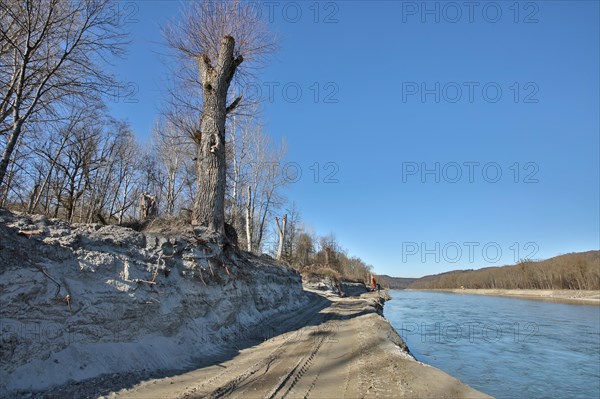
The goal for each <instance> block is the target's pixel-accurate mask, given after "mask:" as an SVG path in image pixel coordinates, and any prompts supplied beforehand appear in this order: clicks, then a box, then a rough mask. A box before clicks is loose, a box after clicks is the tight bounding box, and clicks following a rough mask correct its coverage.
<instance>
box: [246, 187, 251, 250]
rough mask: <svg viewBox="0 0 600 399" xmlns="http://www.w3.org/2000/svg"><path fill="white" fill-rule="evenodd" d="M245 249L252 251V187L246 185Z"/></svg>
mask: <svg viewBox="0 0 600 399" xmlns="http://www.w3.org/2000/svg"><path fill="white" fill-rule="evenodd" d="M246 241H247V244H246V249H247V250H248V252H252V187H250V186H248V203H247V204H246Z"/></svg>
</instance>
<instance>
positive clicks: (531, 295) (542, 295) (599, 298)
mask: <svg viewBox="0 0 600 399" xmlns="http://www.w3.org/2000/svg"><path fill="white" fill-rule="evenodd" d="M430 291H444V292H453V293H456V294H468V295H492V296H506V297H515V298H522V299H534V300H542V301H551V302H559V303H568V304H577V305H595V306H600V291H584V290H498V289H441V290H430Z"/></svg>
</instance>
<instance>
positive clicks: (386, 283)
mask: <svg viewBox="0 0 600 399" xmlns="http://www.w3.org/2000/svg"><path fill="white" fill-rule="evenodd" d="M377 280H378V281H379V283H380V284H381V286H382V287H384V288H388V289H392V290H403V289H405V288H407V287H408V286H409V285H410V284H412V283H414V282H415V281H417V280H418V279H416V278H409V277H392V276H388V275H386V274H381V275H378V276H377Z"/></svg>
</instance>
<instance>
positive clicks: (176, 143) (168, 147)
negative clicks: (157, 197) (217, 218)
mask: <svg viewBox="0 0 600 399" xmlns="http://www.w3.org/2000/svg"><path fill="white" fill-rule="evenodd" d="M154 134H155V137H154V138H155V144H154V150H155V151H156V153H157V157H158V161H159V162H160V164H161V165H162V167H163V169H164V172H165V186H164V190H165V193H164V197H165V213H166V214H167V215H173V213H174V212H175V205H176V203H177V200H178V198H179V196H180V195H181V193H182V192H183V190H184V189H185V185H186V178H187V177H186V172H187V170H188V169H189V165H187V164H189V163H191V162H192V158H193V156H192V154H193V150H192V148H191V145H192V144H193V143H191V142H190V139H189V136H188V135H186V134H185V132H181V131H180V130H179V129H178V128H177V127H176V126H175V125H174V124H173V123H171V122H170V121H160V122H158V123H157V124H156V127H155V131H154Z"/></svg>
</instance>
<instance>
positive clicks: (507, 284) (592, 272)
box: [409, 251, 600, 290]
mask: <svg viewBox="0 0 600 399" xmlns="http://www.w3.org/2000/svg"><path fill="white" fill-rule="evenodd" d="M461 287H463V288H492V289H552V290H560V289H574V290H598V289H600V251H588V252H581V253H570V254H566V255H560V256H556V257H554V258H550V259H547V260H543V261H523V262H520V263H519V264H517V265H512V266H502V267H488V268H484V269H479V270H455V271H451V272H447V273H442V274H437V275H433V276H425V277H423V278H421V279H419V280H417V281H415V282H414V283H412V284H411V285H410V286H409V288H414V289H438V288H461Z"/></svg>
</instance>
